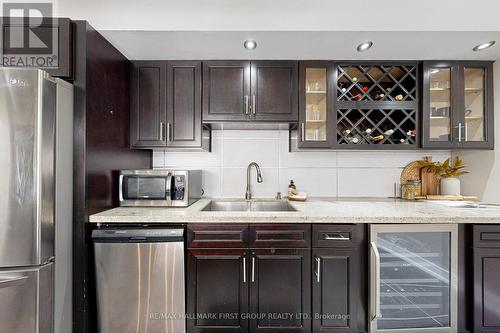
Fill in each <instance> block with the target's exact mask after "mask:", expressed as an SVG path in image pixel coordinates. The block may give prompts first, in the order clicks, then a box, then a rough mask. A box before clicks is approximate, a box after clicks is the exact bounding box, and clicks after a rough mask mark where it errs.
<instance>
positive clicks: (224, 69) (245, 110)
mask: <svg viewBox="0 0 500 333" xmlns="http://www.w3.org/2000/svg"><path fill="white" fill-rule="evenodd" d="M249 114H250V62H249V61H204V62H203V120H204V121H244V120H246V119H247V117H248V116H249Z"/></svg>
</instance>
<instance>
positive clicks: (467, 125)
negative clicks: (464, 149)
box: [464, 120, 469, 142]
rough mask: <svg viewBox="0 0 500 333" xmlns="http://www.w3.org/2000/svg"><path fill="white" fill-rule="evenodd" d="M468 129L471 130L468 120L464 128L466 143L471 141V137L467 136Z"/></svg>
mask: <svg viewBox="0 0 500 333" xmlns="http://www.w3.org/2000/svg"><path fill="white" fill-rule="evenodd" d="M468 129H469V124H468V123H467V120H466V121H465V127H464V131H465V142H467V141H469V135H468V134H467V132H468Z"/></svg>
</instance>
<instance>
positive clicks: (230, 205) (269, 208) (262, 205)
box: [202, 200, 296, 212]
mask: <svg viewBox="0 0 500 333" xmlns="http://www.w3.org/2000/svg"><path fill="white" fill-rule="evenodd" d="M202 210H203V211H212V212H287V211H288V212H289V211H296V209H295V208H293V207H292V205H290V204H289V203H288V201H280V200H274V201H217V200H212V201H210V203H209V204H208V205H207V206H206V207H205V208H203V209H202Z"/></svg>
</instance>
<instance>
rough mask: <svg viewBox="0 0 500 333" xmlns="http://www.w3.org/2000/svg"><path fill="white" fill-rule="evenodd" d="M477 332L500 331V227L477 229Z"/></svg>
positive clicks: (475, 253)
mask: <svg viewBox="0 0 500 333" xmlns="http://www.w3.org/2000/svg"><path fill="white" fill-rule="evenodd" d="M473 235H474V249H473V253H474V256H473V258H474V259H473V260H474V303H473V304H474V332H475V333H486V332H500V311H499V309H500V283H499V282H498V278H499V277H500V225H475V226H474V232H473Z"/></svg>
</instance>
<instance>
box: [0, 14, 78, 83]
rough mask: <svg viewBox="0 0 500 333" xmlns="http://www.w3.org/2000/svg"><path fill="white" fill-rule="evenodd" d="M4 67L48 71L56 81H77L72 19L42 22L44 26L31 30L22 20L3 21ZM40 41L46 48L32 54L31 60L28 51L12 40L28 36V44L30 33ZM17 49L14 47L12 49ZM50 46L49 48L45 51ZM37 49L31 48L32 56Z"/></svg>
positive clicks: (9, 18) (33, 27) (16, 18)
mask: <svg viewBox="0 0 500 333" xmlns="http://www.w3.org/2000/svg"><path fill="white" fill-rule="evenodd" d="M0 19H1V24H2V31H1V33H2V36H4V38H2V64H3V66H5V67H35V68H40V69H43V70H45V71H47V72H48V73H49V74H50V75H52V76H54V77H60V78H64V79H68V80H71V79H73V78H74V77H73V24H72V23H71V20H70V19H69V18H48V17H45V18H43V19H42V22H41V24H39V25H36V26H30V24H29V22H28V21H27V20H24V21H23V18H18V17H2V18H0ZM26 27H29V33H30V34H31V35H33V36H36V37H35V38H38V39H39V40H40V41H41V43H43V45H44V46H43V47H39V48H37V49H36V50H35V51H36V53H35V54H33V53H29V57H28V59H27V58H26V57H25V56H24V55H25V54H27V52H26V50H25V49H24V48H19V47H18V42H19V41H11V40H10V36H24V37H25V38H24V41H22V42H25V41H26V40H28V39H27V38H26V37H27V34H28V31H27V30H24V31H21V29H26ZM14 44H15V45H16V46H15V47H12V45H14ZM45 46H46V47H45ZM32 51H33V47H31V46H30V52H32ZM30 57H35V59H36V60H35V61H36V63H31V62H32V61H33V60H31V58H30Z"/></svg>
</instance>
